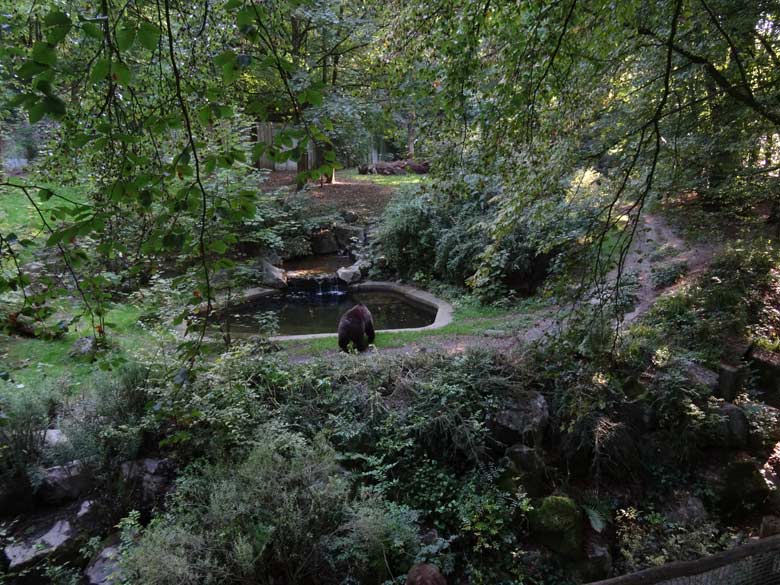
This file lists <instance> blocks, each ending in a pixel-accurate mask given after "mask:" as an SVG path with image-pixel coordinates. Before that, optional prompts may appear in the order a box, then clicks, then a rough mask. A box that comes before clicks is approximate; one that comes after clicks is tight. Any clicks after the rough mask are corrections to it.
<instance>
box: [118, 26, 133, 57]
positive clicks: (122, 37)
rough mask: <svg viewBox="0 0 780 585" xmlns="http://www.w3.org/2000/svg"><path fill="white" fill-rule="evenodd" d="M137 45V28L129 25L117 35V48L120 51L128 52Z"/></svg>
mask: <svg viewBox="0 0 780 585" xmlns="http://www.w3.org/2000/svg"><path fill="white" fill-rule="evenodd" d="M133 43H135V27H134V26H132V25H128V26H126V27H124V28H120V29H119V30H118V31H117V33H116V46H117V47H118V48H119V50H120V51H127V50H128V49H129V48H130V47H132V46H133Z"/></svg>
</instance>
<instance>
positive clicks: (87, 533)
mask: <svg viewBox="0 0 780 585" xmlns="http://www.w3.org/2000/svg"><path fill="white" fill-rule="evenodd" d="M101 516H103V517H105V514H102V513H101V512H100V511H99V510H98V509H97V506H96V505H95V504H94V502H92V501H90V500H84V501H81V502H77V503H75V504H72V505H70V506H68V507H66V508H61V509H59V510H56V511H54V512H46V513H44V514H40V515H37V516H34V517H32V518H26V519H25V520H24V522H23V523H22V524H20V525H19V526H18V528H17V529H16V530H14V531H13V532H12V533H11V534H10V538H9V539H8V542H9V544H7V545H6V547H5V548H4V549H3V555H4V556H5V561H6V565H7V566H8V568H9V569H10V570H12V571H20V570H23V569H26V568H29V567H32V566H34V565H35V564H36V563H38V562H40V561H42V560H43V559H47V558H48V559H52V560H56V561H57V562H64V561H67V560H69V559H71V558H73V557H75V556H76V555H78V552H79V549H80V548H81V546H83V545H84V543H85V542H86V541H87V540H88V539H89V538H90V537H91V536H92V535H93V534H94V533H95V532H98V531H99V528H100V519H101Z"/></svg>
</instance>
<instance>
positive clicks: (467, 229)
mask: <svg viewBox="0 0 780 585" xmlns="http://www.w3.org/2000/svg"><path fill="white" fill-rule="evenodd" d="M495 185H496V181H495V178H494V177H486V176H480V175H467V176H464V177H461V178H455V179H449V180H444V181H440V182H439V183H436V184H435V185H433V186H431V185H429V184H425V185H422V186H420V187H418V188H417V190H406V191H403V192H401V194H399V195H398V196H396V198H395V199H393V200H392V201H391V202H390V204H389V205H388V207H387V208H386V210H385V213H384V215H383V217H382V222H381V224H380V226H379V230H378V233H377V244H376V250H375V253H376V254H377V255H379V256H382V257H384V258H385V259H386V261H387V263H388V264H389V265H390V267H391V268H392V269H394V270H395V271H396V272H397V273H399V274H400V275H401V276H403V277H407V278H408V277H413V276H415V275H430V276H434V277H436V278H437V279H439V280H443V281H444V282H448V283H452V284H455V285H458V286H464V285H466V284H469V286H473V287H475V288H476V290H477V292H478V293H479V294H480V296H482V297H483V298H485V299H487V300H496V299H498V298H501V297H502V296H505V295H506V292H507V286H508V284H509V280H510V279H514V280H516V281H518V282H523V283H527V282H528V281H529V280H532V279H531V274H532V272H533V271H534V268H535V264H536V260H537V255H536V252H535V249H534V247H533V246H531V245H530V244H529V241H528V238H527V237H526V235H525V234H524V232H523V230H522V229H521V228H520V227H518V228H517V229H515V230H513V231H512V233H510V234H508V235H507V236H506V237H504V238H502V244H501V246H500V248H499V250H498V251H497V252H496V253H495V254H493V255H492V256H491V258H490V259H489V260H488V261H487V264H488V265H489V266H488V268H487V274H488V276H487V277H483V278H481V279H480V280H479V282H477V281H471V279H472V277H473V276H474V275H475V273H477V271H478V269H480V267H485V266H486V264H485V262H486V261H485V258H484V253H485V250H486V248H487V247H488V245H489V244H490V242H491V238H490V223H491V218H492V217H493V214H494V213H495V210H494V209H493V208H492V207H491V206H490V203H489V200H490V197H491V196H492V195H494V194H495V192H496V191H495V189H496V186H495ZM531 288H532V287H531Z"/></svg>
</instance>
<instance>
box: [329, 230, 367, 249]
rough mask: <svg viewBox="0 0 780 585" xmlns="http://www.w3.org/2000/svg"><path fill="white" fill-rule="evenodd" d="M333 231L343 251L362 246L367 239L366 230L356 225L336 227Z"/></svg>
mask: <svg viewBox="0 0 780 585" xmlns="http://www.w3.org/2000/svg"><path fill="white" fill-rule="evenodd" d="M333 231H334V232H335V234H336V243H337V244H338V245H339V248H341V249H342V250H344V249H348V248H353V247H355V245H356V244H358V245H359V244H362V243H363V241H364V240H365V237H366V232H365V230H364V229H363V228H362V227H359V226H355V225H336V226H334V228H333Z"/></svg>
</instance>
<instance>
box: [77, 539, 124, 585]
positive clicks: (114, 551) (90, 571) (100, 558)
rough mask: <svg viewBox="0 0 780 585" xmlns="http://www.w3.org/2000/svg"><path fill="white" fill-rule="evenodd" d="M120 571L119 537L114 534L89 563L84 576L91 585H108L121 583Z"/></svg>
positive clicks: (104, 542)
mask: <svg viewBox="0 0 780 585" xmlns="http://www.w3.org/2000/svg"><path fill="white" fill-rule="evenodd" d="M119 571H120V568H119V535H118V534H112V535H111V536H109V537H108V538H107V539H106V540H105V541H103V548H102V549H100V551H99V552H98V553H97V554H96V555H95V556H94V557H92V559H91V560H90V561H89V564H88V565H87V568H86V570H85V571H84V576H85V577H86V578H87V583H88V584H89V585H108V584H109V583H118V582H119V579H118V576H119Z"/></svg>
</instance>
